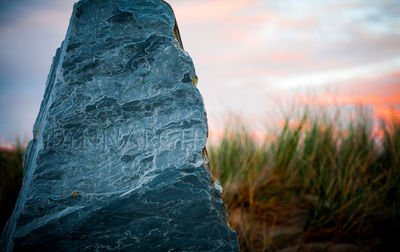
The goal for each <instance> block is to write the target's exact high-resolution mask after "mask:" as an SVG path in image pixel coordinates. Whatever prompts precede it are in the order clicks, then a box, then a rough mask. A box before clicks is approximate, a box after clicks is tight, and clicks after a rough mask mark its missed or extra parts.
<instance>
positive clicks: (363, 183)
mask: <svg viewBox="0 0 400 252" xmlns="http://www.w3.org/2000/svg"><path fill="white" fill-rule="evenodd" d="M271 132H273V133H271ZM267 133H269V135H268V138H267V139H268V140H265V141H263V142H259V141H256V140H254V138H252V137H251V133H250V132H249V131H247V130H246V129H245V128H243V127H239V128H238V130H234V131H232V130H231V131H226V133H225V135H224V136H223V138H222V139H221V140H220V141H219V142H217V143H215V144H213V145H210V146H208V152H209V155H210V157H209V158H210V167H211V172H212V173H213V175H214V176H215V177H217V178H218V179H219V181H220V182H221V183H222V185H223V187H224V193H223V198H224V201H225V203H226V204H227V207H228V208H227V211H228V214H229V217H228V219H229V222H230V224H231V226H232V227H233V228H234V229H235V230H236V231H237V234H238V238H239V242H240V246H241V248H242V251H271V250H272V251H274V250H278V249H281V248H284V247H288V246H292V245H293V246H294V248H295V250H297V249H298V248H300V247H299V246H301V245H302V244H309V243H313V242H314V243H315V242H321V241H323V242H329V243H340V242H352V243H360V244H367V245H368V246H369V247H373V248H375V249H376V250H382V251H385V250H387V249H388V248H389V247H390V246H391V245H392V244H391V243H394V244H395V242H396V239H397V237H398V235H399V234H400V233H399V231H400V125H399V124H398V123H394V122H393V123H382V124H381V125H379V126H376V125H373V124H371V122H370V120H368V116H366V115H363V114H361V115H360V116H359V117H357V118H356V119H354V120H351V123H348V124H347V125H345V126H338V121H337V120H336V119H327V118H326V117H325V116H311V113H308V112H305V113H304V115H303V116H302V117H301V118H300V119H299V120H296V119H293V118H292V119H287V120H286V121H285V123H284V125H283V127H281V128H278V129H277V130H275V131H271V130H269V131H268V132H267ZM22 153H23V149H22V148H21V146H20V145H17V148H16V150H15V151H13V152H10V151H5V150H0V179H1V183H0V209H1V223H0V227H2V226H3V225H4V224H5V221H6V219H7V218H8V216H9V214H10V213H11V211H12V209H13V207H14V204H15V200H16V198H17V196H18V192H19V188H20V186H21V180H22V175H23V169H22V165H21V164H22ZM296 246H297V247H296ZM385 246H386V247H385Z"/></svg>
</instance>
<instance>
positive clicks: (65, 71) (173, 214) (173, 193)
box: [1, 0, 238, 251]
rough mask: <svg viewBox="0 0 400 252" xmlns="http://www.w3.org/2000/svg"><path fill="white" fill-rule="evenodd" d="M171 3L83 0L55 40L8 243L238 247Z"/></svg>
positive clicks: (32, 247)
mask: <svg viewBox="0 0 400 252" xmlns="http://www.w3.org/2000/svg"><path fill="white" fill-rule="evenodd" d="M196 82H197V77H196V74H195V70H194V66H193V63H192V60H191V59H190V57H189V55H188V54H187V53H186V52H185V51H184V50H183V46H182V43H181V41H180V36H179V32H178V28H177V26H176V22H175V18H174V15H173V12H172V9H171V8H170V7H169V5H168V4H167V3H165V2H164V1H160V0H135V1H133V0H113V1H111V0H81V1H80V2H78V3H77V4H75V6H74V11H73V14H72V17H71V21H70V25H69V29H68V32H67V35H66V38H65V40H64V42H63V43H62V46H61V47H60V48H59V49H58V50H57V53H56V56H55V57H54V60H53V65H52V67H51V70H50V74H49V77H48V81H47V86H46V91H45V95H44V99H43V102H42V105H41V109H40V112H39V115H38V118H37V121H36V123H35V125H34V139H33V140H32V141H31V142H30V144H29V146H28V148H27V151H26V154H25V160H24V167H25V177H24V182H23V187H22V190H21V193H20V195H19V198H18V201H17V204H16V208H15V210H14V212H13V215H12V216H11V218H10V220H9V222H8V224H7V226H6V228H5V230H4V232H3V236H2V245H1V246H2V249H3V250H6V251H11V250H12V249H14V250H15V251H97V250H98V251H104V250H117V251H189V250H191V251H236V250H238V242H237V238H236V235H235V233H234V231H232V230H231V229H230V228H229V227H228V226H227V224H226V220H225V218H226V214H225V206H224V203H223V202H222V200H221V194H220V191H221V188H220V186H219V184H218V182H213V181H212V179H211V177H210V174H209V172H208V171H207V165H208V164H207V154H206V151H205V145H206V139H207V130H208V129H207V119H206V113H205V110H204V105H203V100H202V98H201V95H200V93H199V91H198V90H197V88H196V86H195V85H196Z"/></svg>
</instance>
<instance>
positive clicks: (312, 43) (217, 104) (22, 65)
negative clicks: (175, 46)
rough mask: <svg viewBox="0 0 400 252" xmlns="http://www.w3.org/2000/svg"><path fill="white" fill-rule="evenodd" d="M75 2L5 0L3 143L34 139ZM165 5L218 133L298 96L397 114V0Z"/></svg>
mask: <svg viewBox="0 0 400 252" xmlns="http://www.w3.org/2000/svg"><path fill="white" fill-rule="evenodd" d="M167 1H168V0H167ZM74 2H75V1H73V0H63V1H54V0H29V1H28V0H19V1H4V0H0V144H4V143H6V142H10V141H11V142H13V141H14V139H15V137H16V136H20V137H21V138H22V139H30V138H31V137H32V133H31V131H32V126H33V123H34V120H35V118H36V115H37V113H38V111H39V107H40V102H41V100H42V97H43V93H44V87H45V82H46V78H47V74H48V72H49V69H50V65H51V59H52V57H53V55H54V54H55V51H56V49H57V47H59V46H60V44H61V41H62V40H63V39H64V36H65V33H66V30H67V27H68V21H69V18H70V15H71V12H72V5H73V3H74ZM168 2H169V3H170V4H171V6H172V7H173V9H174V11H175V15H176V18H177V21H178V24H179V28H180V33H181V37H182V40H183V45H184V47H185V50H186V51H187V52H188V53H189V54H190V55H191V57H192V58H193V61H194V63H195V66H196V70H197V75H198V76H199V83H198V88H199V89H200V92H201V93H202V95H203V98H204V101H205V105H206V110H207V113H208V117H209V125H210V128H211V130H215V131H217V130H218V129H221V128H222V127H223V124H224V122H223V121H224V120H225V119H226V118H227V115H228V114H230V113H235V114H239V115H242V116H243V117H244V118H245V121H247V122H248V123H250V124H257V123H260V122H263V121H265V119H266V117H268V115H270V114H271V113H274V111H276V110H279V108H280V107H282V106H283V107H284V106H288V105H290V103H292V102H298V103H300V104H301V103H305V104H312V105H320V106H329V105H331V104H333V103H335V104H340V105H343V106H347V105H353V104H356V105H360V104H361V105H368V106H370V108H371V110H372V111H373V112H374V113H375V115H376V116H377V117H379V118H383V119H388V118H390V117H391V116H393V115H394V116H397V118H400V1H394V0H391V1H390V0H387V1H384V0H382V1H372V0H370V1H369V0H359V1H337V0H327V1H321V0H315V1H311V0H310V1H286V0H285V1H282V0H281V1H272V0H271V1H267V0H169V1H168ZM310 94H312V95H310Z"/></svg>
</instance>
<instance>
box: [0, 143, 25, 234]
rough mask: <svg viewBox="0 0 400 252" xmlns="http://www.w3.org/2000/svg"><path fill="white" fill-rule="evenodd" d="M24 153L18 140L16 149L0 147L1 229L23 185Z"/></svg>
mask: <svg viewBox="0 0 400 252" xmlns="http://www.w3.org/2000/svg"><path fill="white" fill-rule="evenodd" d="M23 153H24V148H23V147H22V146H21V145H20V144H19V143H18V141H17V145H16V148H15V150H7V149H0V230H3V227H4V225H5V224H6V222H7V219H8V217H9V216H10V215H11V212H12V210H13V209H14V205H15V201H16V200H17V197H18V194H19V190H20V188H21V185H22V177H23V168H22V156H23Z"/></svg>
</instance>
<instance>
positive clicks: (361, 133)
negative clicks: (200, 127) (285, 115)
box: [208, 112, 400, 251]
mask: <svg viewBox="0 0 400 252" xmlns="http://www.w3.org/2000/svg"><path fill="white" fill-rule="evenodd" d="M374 132H380V135H381V137H380V138H378V137H377V136H376V133H374ZM268 139H274V140H269V141H264V142H263V143H259V142H256V141H255V140H253V139H252V138H251V137H250V134H249V133H248V132H247V131H246V130H245V129H243V128H240V129H239V130H236V131H234V132H232V131H229V132H228V131H227V132H226V134H225V136H224V137H223V138H222V139H221V141H220V142H219V143H218V144H214V145H211V146H209V147H208V148H209V154H210V165H211V170H212V172H213V174H214V175H215V176H216V177H217V178H218V179H219V180H220V182H221V183H222V185H223V187H224V190H225V191H224V194H223V197H224V200H225V202H226V204H227V206H228V213H229V215H230V216H229V220H230V223H231V226H232V227H233V228H234V229H235V230H236V231H237V233H238V237H239V240H240V245H241V248H242V250H243V251H264V250H275V249H279V248H281V247H282V246H287V245H290V244H293V245H295V244H303V243H307V242H315V241H328V242H332V243H336V242H362V241H365V240H367V239H375V238H377V239H378V241H376V240H373V241H374V243H376V244H369V245H371V246H375V247H376V246H384V244H385V243H388V242H391V241H390V240H388V239H390V237H388V236H387V234H394V233H397V234H398V233H399V230H400V229H399V228H400V220H399V218H400V181H399V180H400V125H399V124H396V123H386V124H385V123H382V124H381V125H380V126H379V128H376V126H374V125H372V124H371V123H370V121H369V120H368V117H367V116H366V115H363V114H361V115H360V116H359V118H358V119H356V120H354V121H352V122H351V123H349V124H348V125H346V127H344V128H343V127H342V128H340V127H338V126H337V124H336V121H335V120H333V119H332V120H327V119H326V117H311V116H310V114H309V113H307V112H305V113H304V116H303V117H302V118H301V120H300V121H297V122H295V123H293V122H292V121H291V120H289V119H288V120H286V122H285V124H284V127H283V128H282V129H280V130H279V131H278V132H277V133H275V137H272V138H271V137H269V138H268ZM283 234H284V235H283ZM382 239H383V240H382ZM385 239H386V240H385ZM371 241H372V240H371Z"/></svg>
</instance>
